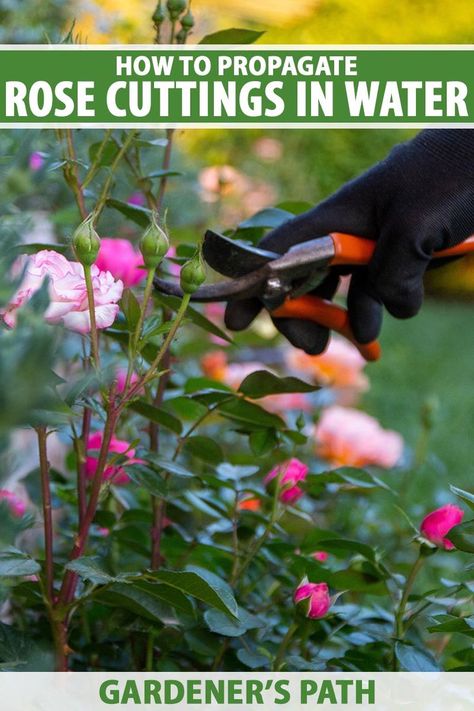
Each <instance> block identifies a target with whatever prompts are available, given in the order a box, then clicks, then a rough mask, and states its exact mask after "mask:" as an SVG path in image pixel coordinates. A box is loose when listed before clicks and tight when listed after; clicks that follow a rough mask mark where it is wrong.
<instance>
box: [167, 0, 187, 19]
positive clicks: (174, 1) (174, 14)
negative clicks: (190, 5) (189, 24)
mask: <svg viewBox="0 0 474 711" xmlns="http://www.w3.org/2000/svg"><path fill="white" fill-rule="evenodd" d="M166 7H167V8H168V12H169V14H170V18H171V19H172V20H177V19H178V17H179V16H180V15H181V14H182V13H183V12H184V11H185V10H186V0H168V2H167V3H166Z"/></svg>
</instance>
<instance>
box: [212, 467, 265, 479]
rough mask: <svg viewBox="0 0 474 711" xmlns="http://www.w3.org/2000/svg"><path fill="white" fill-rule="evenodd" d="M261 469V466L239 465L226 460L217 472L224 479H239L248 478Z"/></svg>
mask: <svg viewBox="0 0 474 711" xmlns="http://www.w3.org/2000/svg"><path fill="white" fill-rule="evenodd" d="M258 470H259V467H256V466H252V465H251V464H250V465H248V466H238V465H235V464H229V463H228V462H224V464H220V465H219V466H218V467H217V473H218V474H219V477H220V478H221V479H223V480H224V481H232V482H234V481H239V480H240V479H246V478H247V477H249V476H253V475H254V474H256V473H257V472H258Z"/></svg>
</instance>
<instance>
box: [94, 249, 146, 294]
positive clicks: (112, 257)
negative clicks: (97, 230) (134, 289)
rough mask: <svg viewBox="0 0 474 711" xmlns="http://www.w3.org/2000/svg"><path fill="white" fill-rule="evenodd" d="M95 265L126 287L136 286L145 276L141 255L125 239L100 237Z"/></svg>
mask: <svg viewBox="0 0 474 711" xmlns="http://www.w3.org/2000/svg"><path fill="white" fill-rule="evenodd" d="M96 266H97V267H98V268H99V269H100V270H102V271H104V272H110V273H111V274H112V276H114V277H115V278H116V279H120V280H121V281H123V283H124V285H125V286H127V287H131V286H136V285H137V284H138V283H139V282H141V281H142V280H143V279H144V278H145V277H146V270H145V269H143V257H142V255H141V253H140V252H139V251H138V250H137V249H135V248H134V246H133V244H132V243H131V242H129V241H128V240H127V239H111V238H109V237H104V238H103V239H101V241H100V249H99V254H98V256H97V259H96Z"/></svg>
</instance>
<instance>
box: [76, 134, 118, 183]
mask: <svg viewBox="0 0 474 711" xmlns="http://www.w3.org/2000/svg"><path fill="white" fill-rule="evenodd" d="M111 135H112V129H111V128H109V129H108V130H107V131H106V132H105V134H104V138H103V139H102V143H101V144H100V146H99V148H98V150H97V153H96V156H95V158H94V161H93V163H92V165H91V166H90V168H89V170H88V171H87V173H86V177H85V178H84V180H83V181H82V189H83V190H84V189H85V188H86V187H87V186H88V185H89V183H90V182H91V181H92V180H93V179H94V178H95V176H96V173H97V171H98V169H99V164H100V160H101V158H102V156H103V154H104V151H105V147H106V145H107V142H108V140H109V138H110V137H111Z"/></svg>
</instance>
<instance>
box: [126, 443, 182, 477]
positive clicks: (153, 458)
mask: <svg viewBox="0 0 474 711" xmlns="http://www.w3.org/2000/svg"><path fill="white" fill-rule="evenodd" d="M140 452H141V450H139V451H138V452H137V456H138V457H139V458H141V459H143V458H144V459H146V460H147V462H148V463H149V464H150V465H151V466H152V467H153V469H156V470H157V471H160V472H167V473H168V474H174V475H175V476H180V477H183V478H184V479H190V478H192V477H193V476H194V474H193V473H192V472H190V471H188V469H185V468H184V467H182V466H181V465H180V464H176V462H173V461H172V460H170V459H164V458H163V457H160V456H158V455H157V454H155V453H154V452H149V451H146V452H145V453H144V454H143V457H142V456H141V454H140Z"/></svg>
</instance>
